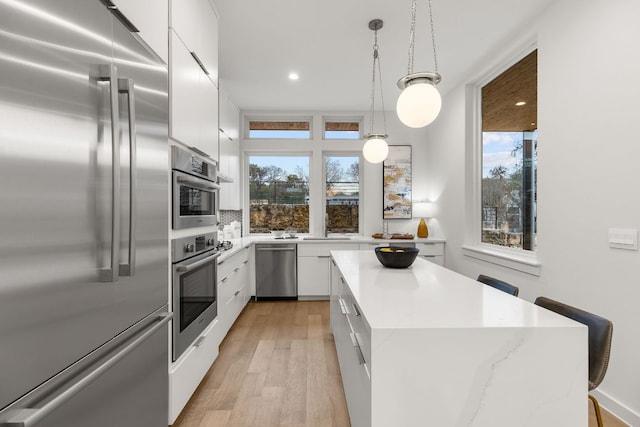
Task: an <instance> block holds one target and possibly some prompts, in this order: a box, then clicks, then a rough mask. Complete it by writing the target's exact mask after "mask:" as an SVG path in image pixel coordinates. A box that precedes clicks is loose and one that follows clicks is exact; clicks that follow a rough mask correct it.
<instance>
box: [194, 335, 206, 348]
mask: <svg viewBox="0 0 640 427" xmlns="http://www.w3.org/2000/svg"><path fill="white" fill-rule="evenodd" d="M206 339H207V337H205V336H201V337H200V338H198V339H197V340H196V342H194V343H193V346H194V347H200V344H202V341H204V340H206Z"/></svg>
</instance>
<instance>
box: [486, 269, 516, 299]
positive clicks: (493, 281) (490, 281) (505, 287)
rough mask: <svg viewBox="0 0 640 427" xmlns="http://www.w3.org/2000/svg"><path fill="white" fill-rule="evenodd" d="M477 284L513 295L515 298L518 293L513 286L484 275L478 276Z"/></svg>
mask: <svg viewBox="0 0 640 427" xmlns="http://www.w3.org/2000/svg"><path fill="white" fill-rule="evenodd" d="M478 282H482V283H484V284H485V285H489V286H491V287H493V288H496V289H499V290H501V291H502V292H506V293H508V294H511V295H513V296H514V297H517V296H518V292H519V291H520V290H519V289H518V287H517V286H513V285H512V284H510V283H507V282H504V281H502V280H498V279H494V278H493V277H489V276H485V275H484V274H481V275H479V276H478Z"/></svg>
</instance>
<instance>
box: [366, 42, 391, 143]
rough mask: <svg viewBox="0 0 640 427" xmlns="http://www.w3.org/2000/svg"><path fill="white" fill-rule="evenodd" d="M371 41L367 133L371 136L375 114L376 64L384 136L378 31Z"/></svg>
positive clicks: (385, 120) (385, 118) (385, 125)
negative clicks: (371, 59)
mask: <svg viewBox="0 0 640 427" xmlns="http://www.w3.org/2000/svg"><path fill="white" fill-rule="evenodd" d="M374 34H375V35H374V39H373V67H372V70H371V109H370V110H369V114H370V115H371V126H370V130H369V133H370V134H373V122H374V114H375V102H376V63H377V66H378V81H379V86H380V103H381V104H382V122H383V125H384V134H385V135H386V133H387V117H386V114H385V111H384V93H383V91H382V70H381V68H380V54H379V52H378V30H375V31H374Z"/></svg>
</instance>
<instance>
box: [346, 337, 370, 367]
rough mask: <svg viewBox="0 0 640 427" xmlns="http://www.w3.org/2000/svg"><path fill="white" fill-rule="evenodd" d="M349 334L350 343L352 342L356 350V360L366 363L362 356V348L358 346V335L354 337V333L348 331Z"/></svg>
mask: <svg viewBox="0 0 640 427" xmlns="http://www.w3.org/2000/svg"><path fill="white" fill-rule="evenodd" d="M349 335H350V336H351V343H352V344H353V347H354V348H355V350H356V355H357V356H358V362H359V363H360V364H361V365H364V364H365V363H367V361H366V360H365V358H364V354H362V348H360V343H359V342H358V337H356V334H354V333H353V332H351V333H349Z"/></svg>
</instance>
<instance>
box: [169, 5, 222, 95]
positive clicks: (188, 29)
mask: <svg viewBox="0 0 640 427" xmlns="http://www.w3.org/2000/svg"><path fill="white" fill-rule="evenodd" d="M170 26H171V28H173V30H174V31H175V32H176V33H177V34H178V37H180V39H181V40H182V41H183V43H184V44H185V45H186V46H187V49H188V50H189V52H192V53H193V54H195V57H196V58H198V60H199V61H200V62H201V63H202V66H203V67H204V69H206V71H207V73H208V76H209V78H210V79H211V80H212V81H213V83H214V84H215V85H216V87H218V16H217V15H216V12H215V10H214V9H213V6H212V5H211V3H210V2H209V0H172V2H171V22H170Z"/></svg>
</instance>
